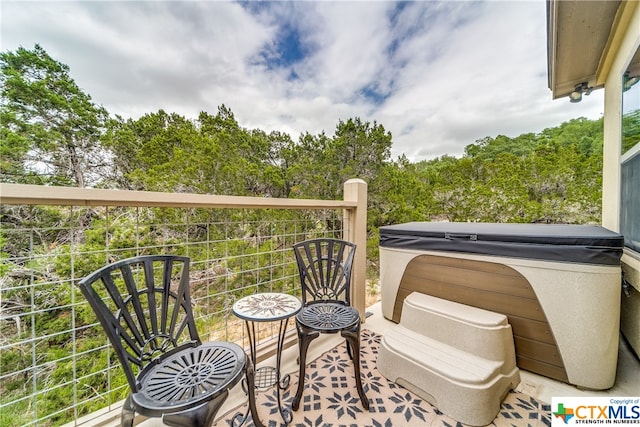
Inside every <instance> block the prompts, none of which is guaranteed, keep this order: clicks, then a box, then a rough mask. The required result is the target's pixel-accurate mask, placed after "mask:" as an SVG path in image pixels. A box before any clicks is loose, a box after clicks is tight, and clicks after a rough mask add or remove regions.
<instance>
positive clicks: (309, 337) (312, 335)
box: [291, 326, 320, 411]
mask: <svg viewBox="0 0 640 427" xmlns="http://www.w3.org/2000/svg"><path fill="white" fill-rule="evenodd" d="M319 336H320V333H319V332H311V331H309V330H306V329H305V328H302V327H301V326H298V346H299V347H300V356H299V360H300V361H299V365H300V369H299V373H298V391H296V395H295V397H294V398H293V402H291V408H292V409H293V410H294V411H297V410H298V408H299V407H300V399H301V398H302V392H303V390H304V376H305V365H306V363H307V350H308V349H309V344H311V341H313V340H314V339H316V338H318V337H319Z"/></svg>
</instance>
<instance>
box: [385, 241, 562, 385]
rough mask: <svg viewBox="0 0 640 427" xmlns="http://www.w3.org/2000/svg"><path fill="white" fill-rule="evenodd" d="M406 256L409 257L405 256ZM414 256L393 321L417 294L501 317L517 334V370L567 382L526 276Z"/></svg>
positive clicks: (475, 262) (401, 284) (465, 262)
mask: <svg viewBox="0 0 640 427" xmlns="http://www.w3.org/2000/svg"><path fill="white" fill-rule="evenodd" d="M404 255H405V257H406V256H407V254H406V253H405V254H404ZM412 255H413V256H412V259H411V260H410V261H409V262H407V263H406V268H405V270H404V274H402V277H401V278H400V280H399V283H398V288H397V293H396V295H395V297H394V298H393V308H392V310H391V317H390V319H391V320H392V321H394V322H399V321H400V317H401V312H402V304H403V302H404V299H405V298H406V297H407V296H408V295H409V294H411V293H412V292H414V291H415V292H420V293H424V294H427V295H432V296H435V297H438V298H443V299H447V300H450V301H455V302H458V303H461V304H466V305H470V306H474V307H478V308H483V309H485V310H489V311H493V312H496V313H502V314H504V315H505V316H507V318H508V319H509V323H510V324H511V326H512V329H513V339H514V344H515V348H516V360H517V363H518V366H519V367H520V368H522V369H526V370H529V371H532V372H536V373H540V374H541V375H545V376H547V377H550V378H554V379H557V380H560V381H564V382H568V377H567V372H566V369H565V367H564V363H563V361H562V357H561V355H560V351H559V350H558V346H557V344H556V341H555V338H554V336H553V333H552V330H551V327H550V326H549V323H548V321H547V319H546V317H545V314H544V310H543V309H542V307H541V306H540V303H539V301H538V299H537V297H536V295H535V292H534V291H533V289H532V287H531V285H530V283H529V282H528V281H527V279H526V278H524V277H523V276H522V274H520V273H519V272H517V271H515V270H514V269H512V268H511V267H508V266H505V265H503V264H498V263H493V262H486V261H478V260H469V259H463V258H453V257H444V256H437V255H417V254H415V253H413V254H412ZM381 257H382V254H381ZM398 264H402V263H398ZM381 265H382V264H381ZM393 265H394V266H395V265H396V264H395V263H393ZM387 284H388V282H386V281H385V282H383V304H384V303H385V301H384V298H385V297H386V296H387V295H385V291H384V288H385V287H386V286H387ZM385 315H386V314H385ZM427 327H428V326H427Z"/></svg>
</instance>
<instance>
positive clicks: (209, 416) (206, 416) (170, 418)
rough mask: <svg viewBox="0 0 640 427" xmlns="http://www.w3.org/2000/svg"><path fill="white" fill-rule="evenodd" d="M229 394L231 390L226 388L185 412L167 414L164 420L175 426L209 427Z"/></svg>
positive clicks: (167, 423)
mask: <svg viewBox="0 0 640 427" xmlns="http://www.w3.org/2000/svg"><path fill="white" fill-rule="evenodd" d="M227 396H229V390H224V391H223V392H222V393H220V394H219V395H218V396H216V397H215V398H213V399H211V400H210V401H208V402H206V403H204V404H202V405H200V406H196V407H195V408H192V409H189V410H187V411H183V412H176V413H173V414H165V415H164V416H163V417H162V422H163V423H165V424H166V425H168V426H173V427H207V426H210V425H211V423H212V422H213V419H214V418H215V416H216V413H217V412H218V410H219V409H220V407H221V406H222V404H223V403H224V401H225V400H226V399H227Z"/></svg>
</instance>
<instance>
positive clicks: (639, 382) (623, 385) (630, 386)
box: [78, 303, 640, 427]
mask: <svg viewBox="0 0 640 427" xmlns="http://www.w3.org/2000/svg"><path fill="white" fill-rule="evenodd" d="M367 311H368V312H369V313H370V314H371V315H370V316H369V317H367V319H366V322H365V324H364V329H367V330H369V331H372V332H374V333H376V334H379V335H384V334H385V331H387V330H388V329H389V328H390V327H392V326H393V325H394V323H392V322H390V321H388V320H386V319H385V318H384V317H383V315H382V312H381V308H380V303H377V304H374V305H373V306H371V307H369V308H368V309H367ZM342 342H343V340H342V339H341V337H340V336H339V335H321V336H320V338H318V339H316V340H314V341H313V344H312V345H311V346H310V348H309V354H308V356H307V357H308V358H307V363H308V362H310V361H312V360H314V359H316V358H318V357H320V356H321V355H322V354H323V353H325V352H326V351H328V350H330V349H332V348H333V347H335V346H337V345H339V344H340V343H342ZM297 349H298V348H297V346H292V347H291V348H289V349H286V350H285V351H284V352H283V358H282V372H283V373H292V374H293V373H297V370H298V367H297V364H296V358H297ZM264 365H273V361H271V360H267V361H266V362H264ZM520 376H521V382H520V384H519V385H518V387H517V388H516V391H518V392H521V393H524V394H526V395H529V396H531V397H532V398H534V399H535V400H536V401H538V402H543V403H548V404H550V403H551V398H552V397H554V396H556V397H558V396H572V397H573V396H576V397H580V396H584V397H586V396H592V397H594V396H610V397H614V396H638V395H640V360H638V358H637V357H636V356H635V354H634V353H633V351H632V350H631V349H630V347H629V345H628V344H627V343H626V341H625V340H624V339H622V338H621V341H620V351H619V356H618V370H617V375H616V383H615V385H614V386H613V387H612V388H611V389H609V390H604V391H593V390H582V389H579V388H577V387H574V386H571V385H569V384H565V383H561V382H558V381H555V380H552V379H549V378H546V377H542V376H540V375H537V374H533V373H530V372H528V371H524V370H521V371H520ZM296 384H297V381H296V380H293V381H292V384H291V386H290V388H295V386H296ZM369 397H370V398H371V396H369ZM244 402H246V396H245V394H244V392H243V391H242V389H241V387H240V385H238V386H236V387H235V388H234V389H233V390H232V391H231V393H230V395H229V398H228V399H227V401H226V402H225V404H224V405H223V407H222V408H221V409H220V411H219V413H218V417H219V418H221V417H223V416H224V415H225V414H227V413H228V412H229V411H231V410H233V409H234V408H236V407H238V406H239V405H242V404H243V403H244ZM301 409H302V408H301ZM118 417H119V409H117V408H116V409H114V410H112V411H111V412H108V413H105V414H104V416H103V418H102V421H101V422H100V421H98V420H96V419H95V418H93V419H92V421H91V422H90V423H89V422H87V423H86V424H84V425H92V426H95V425H102V426H109V427H110V426H117V425H119V422H118V421H119V420H118ZM276 418H278V421H280V419H279V415H276ZM263 422H264V423H265V424H266V423H267V420H266V419H263ZM136 424H137V425H140V426H143V427H159V426H162V425H163V424H162V423H161V422H160V419H146V420H144V419H140V420H139V422H137V423H136ZM78 425H82V424H81V423H80V424H78ZM424 425H430V424H428V423H426V424H424Z"/></svg>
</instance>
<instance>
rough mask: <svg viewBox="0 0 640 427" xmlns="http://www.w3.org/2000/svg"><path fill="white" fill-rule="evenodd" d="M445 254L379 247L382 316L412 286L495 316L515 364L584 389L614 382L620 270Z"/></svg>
mask: <svg viewBox="0 0 640 427" xmlns="http://www.w3.org/2000/svg"><path fill="white" fill-rule="evenodd" d="M447 255H450V256H441V254H440V253H437V252H436V253H434V252H426V251H409V250H403V249H390V248H381V253H380V260H381V272H382V271H383V270H384V271H385V274H384V276H383V275H381V283H382V308H383V314H384V315H385V317H387V318H389V319H391V320H393V321H395V322H398V321H399V320H400V316H401V310H402V302H403V301H404V298H405V297H406V296H407V295H409V294H410V293H411V292H414V291H416V292H421V293H425V294H429V295H433V296H436V297H439V298H444V299H448V300H452V301H456V302H459V303H462V304H467V305H471V306H475V307H479V308H484V309H486V310H491V311H495V312H498V313H502V314H504V315H506V316H507V317H508V318H509V323H510V324H511V325H512V328H513V334H514V341H515V346H516V357H517V362H518V366H519V367H520V368H522V369H526V370H529V371H531V372H535V373H538V374H541V375H544V376H547V377H550V378H554V379H557V380H560V381H564V382H568V383H570V384H575V385H579V386H581V387H585V388H592V389H605V388H609V387H611V386H612V385H613V383H614V381H615V371H616V365H617V351H618V332H617V330H618V327H619V292H620V268H619V267H616V266H593V265H581V264H572V263H554V262H546V261H539V260H522V259H517V258H513V259H512V258H499V257H492V256H481V255H475V254H447ZM507 264H508V265H507ZM388 299H390V300H388Z"/></svg>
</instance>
